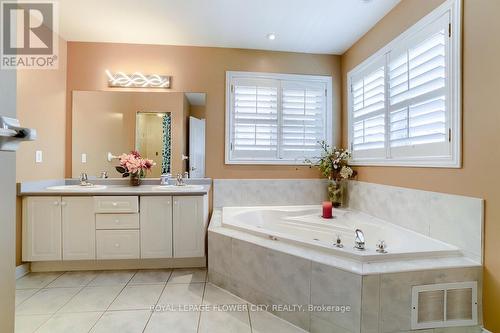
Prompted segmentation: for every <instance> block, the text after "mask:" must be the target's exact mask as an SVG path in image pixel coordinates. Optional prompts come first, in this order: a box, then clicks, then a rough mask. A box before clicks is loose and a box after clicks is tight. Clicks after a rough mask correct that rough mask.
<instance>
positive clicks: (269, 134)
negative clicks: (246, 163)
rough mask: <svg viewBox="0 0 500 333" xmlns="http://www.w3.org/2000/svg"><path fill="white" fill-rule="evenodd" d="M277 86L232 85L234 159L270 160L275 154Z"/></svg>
mask: <svg viewBox="0 0 500 333" xmlns="http://www.w3.org/2000/svg"><path fill="white" fill-rule="evenodd" d="M278 89H279V82H277V81H275V80H265V79H238V80H235V82H233V87H232V90H233V112H232V114H231V116H232V124H233V126H232V129H231V130H232V133H231V134H232V135H231V137H232V152H233V156H234V157H235V158H241V159H250V160H251V159H269V158H273V157H274V156H276V154H277V151H278Z"/></svg>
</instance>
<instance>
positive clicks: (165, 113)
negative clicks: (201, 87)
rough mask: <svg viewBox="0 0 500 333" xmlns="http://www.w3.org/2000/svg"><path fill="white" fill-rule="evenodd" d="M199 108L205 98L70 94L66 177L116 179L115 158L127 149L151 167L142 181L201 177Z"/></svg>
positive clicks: (158, 94) (202, 155) (159, 94)
mask: <svg viewBox="0 0 500 333" xmlns="http://www.w3.org/2000/svg"><path fill="white" fill-rule="evenodd" d="M205 104H206V94H205V93H182V92H130V91H127V92H121V91H74V92H73V108H72V177H74V178H76V177H79V175H80V174H81V173H82V172H86V173H87V174H89V176H99V175H101V173H102V172H104V171H105V172H107V174H108V175H109V177H111V178H116V177H120V174H119V173H118V172H117V171H116V170H115V166H116V165H118V161H117V159H116V156H119V155H120V154H122V153H128V152H130V151H132V150H137V151H139V152H140V153H141V155H142V156H143V157H146V158H148V159H151V160H153V161H154V162H155V163H156V166H155V167H154V168H153V169H152V171H151V172H150V173H148V174H147V175H146V177H153V178H158V177H159V176H160V175H161V174H163V173H172V174H174V175H175V174H177V173H183V172H185V171H189V172H190V174H191V177H194V178H200V177H204V176H205Z"/></svg>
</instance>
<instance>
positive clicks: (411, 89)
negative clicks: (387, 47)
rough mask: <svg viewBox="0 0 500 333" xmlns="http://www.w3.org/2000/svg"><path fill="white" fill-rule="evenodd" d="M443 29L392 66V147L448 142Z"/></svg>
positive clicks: (399, 57) (396, 57)
mask: <svg viewBox="0 0 500 333" xmlns="http://www.w3.org/2000/svg"><path fill="white" fill-rule="evenodd" d="M447 38H448V34H447V31H446V30H445V29H444V28H442V29H441V30H439V31H438V32H437V33H434V34H433V35H431V36H430V37H428V36H426V38H425V39H423V40H421V41H420V42H419V43H415V44H416V46H414V47H411V48H408V49H406V50H404V52H402V53H401V54H399V55H398V56H395V57H392V56H391V58H394V60H391V61H390V63H389V94H390V106H389V116H390V145H391V147H404V146H414V145H422V144H432V143H440V142H445V141H446V139H447V123H446V50H447V46H446V41H447Z"/></svg>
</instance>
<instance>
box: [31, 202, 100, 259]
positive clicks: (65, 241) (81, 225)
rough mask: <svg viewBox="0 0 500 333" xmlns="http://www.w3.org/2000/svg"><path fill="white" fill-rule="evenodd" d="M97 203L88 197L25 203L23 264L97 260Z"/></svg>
mask: <svg viewBox="0 0 500 333" xmlns="http://www.w3.org/2000/svg"><path fill="white" fill-rule="evenodd" d="M93 205H94V202H93V200H92V198H89V197H26V198H24V199H23V260H24V261H53V260H81V259H94V258H95V218H94V210H93Z"/></svg>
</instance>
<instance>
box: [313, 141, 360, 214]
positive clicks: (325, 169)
mask: <svg viewBox="0 0 500 333" xmlns="http://www.w3.org/2000/svg"><path fill="white" fill-rule="evenodd" d="M319 144H320V145H321V149H322V152H321V157H318V159H317V161H314V162H313V161H311V160H309V159H307V160H306V163H308V164H309V165H310V167H312V166H316V167H318V168H319V170H320V171H321V173H322V174H323V176H325V177H326V178H328V180H329V182H328V196H329V198H330V201H332V202H333V203H334V204H337V205H341V204H342V203H343V195H344V193H343V192H344V190H343V188H342V186H341V181H342V180H347V179H351V178H354V177H355V176H356V174H357V173H356V171H355V170H353V169H352V168H351V167H350V166H349V160H350V159H351V153H350V152H349V151H348V150H347V149H343V148H337V147H331V146H329V145H328V144H327V143H326V142H325V141H321V142H319Z"/></svg>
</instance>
